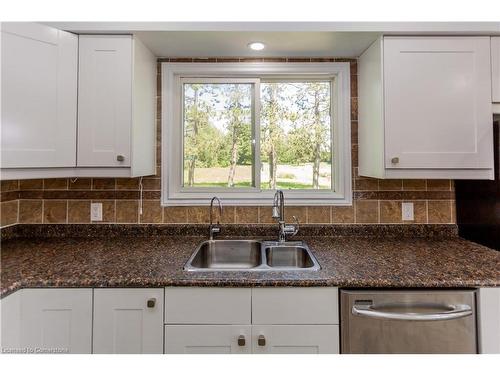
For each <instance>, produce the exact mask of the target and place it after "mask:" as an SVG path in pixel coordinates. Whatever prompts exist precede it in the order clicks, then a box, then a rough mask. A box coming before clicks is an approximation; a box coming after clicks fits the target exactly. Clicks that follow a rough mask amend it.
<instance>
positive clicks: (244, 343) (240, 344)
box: [238, 335, 246, 346]
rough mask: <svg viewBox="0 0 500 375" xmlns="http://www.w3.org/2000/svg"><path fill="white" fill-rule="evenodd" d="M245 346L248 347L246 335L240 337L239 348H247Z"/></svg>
mask: <svg viewBox="0 0 500 375" xmlns="http://www.w3.org/2000/svg"><path fill="white" fill-rule="evenodd" d="M245 345H246V340H245V335H239V336H238V346H245Z"/></svg>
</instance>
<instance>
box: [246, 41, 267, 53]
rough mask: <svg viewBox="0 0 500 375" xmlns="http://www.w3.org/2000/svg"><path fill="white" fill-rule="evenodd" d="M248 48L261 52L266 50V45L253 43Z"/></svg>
mask: <svg viewBox="0 0 500 375" xmlns="http://www.w3.org/2000/svg"><path fill="white" fill-rule="evenodd" d="M248 48H250V49H253V50H254V51H261V50H263V49H264V48H266V45H265V44H264V43H262V42H252V43H248Z"/></svg>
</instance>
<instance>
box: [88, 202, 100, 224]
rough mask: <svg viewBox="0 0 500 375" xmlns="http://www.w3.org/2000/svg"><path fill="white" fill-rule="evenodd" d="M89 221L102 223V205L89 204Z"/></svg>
mask: <svg viewBox="0 0 500 375" xmlns="http://www.w3.org/2000/svg"><path fill="white" fill-rule="evenodd" d="M90 221H102V203H91V204H90Z"/></svg>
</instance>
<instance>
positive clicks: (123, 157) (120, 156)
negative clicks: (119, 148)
mask: <svg viewBox="0 0 500 375" xmlns="http://www.w3.org/2000/svg"><path fill="white" fill-rule="evenodd" d="M116 160H117V161H124V160H125V156H123V155H116Z"/></svg>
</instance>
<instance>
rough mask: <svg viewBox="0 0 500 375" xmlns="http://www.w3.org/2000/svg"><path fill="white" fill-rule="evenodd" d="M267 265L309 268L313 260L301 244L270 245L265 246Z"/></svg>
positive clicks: (312, 264)
mask: <svg viewBox="0 0 500 375" xmlns="http://www.w3.org/2000/svg"><path fill="white" fill-rule="evenodd" d="M266 260H267V265H268V266H269V267H285V268H309V267H313V266H314V262H313V260H312V258H311V256H310V254H309V252H308V251H307V249H306V248H304V247H302V246H296V245H295V246H293V245H292V246H271V247H268V248H266Z"/></svg>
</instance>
